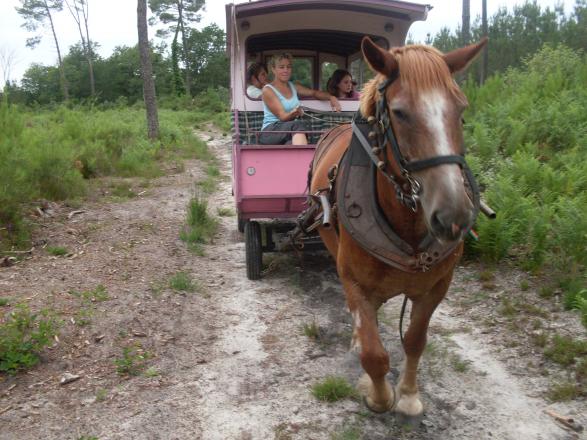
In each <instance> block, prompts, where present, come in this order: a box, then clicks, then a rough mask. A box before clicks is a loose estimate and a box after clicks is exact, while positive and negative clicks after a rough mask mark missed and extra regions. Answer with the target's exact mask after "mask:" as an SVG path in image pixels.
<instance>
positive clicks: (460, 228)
mask: <svg viewBox="0 0 587 440" xmlns="http://www.w3.org/2000/svg"><path fill="white" fill-rule="evenodd" d="M472 221H473V212H472V210H463V211H454V210H452V209H448V208H447V209H442V210H437V211H435V212H433V213H432V215H431V216H430V232H431V233H432V235H433V236H434V237H435V238H436V239H437V240H439V241H441V242H455V241H460V240H462V239H463V238H464V237H465V234H466V233H467V231H468V230H469V229H470V228H471V226H472Z"/></svg>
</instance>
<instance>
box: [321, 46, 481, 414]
mask: <svg viewBox="0 0 587 440" xmlns="http://www.w3.org/2000/svg"><path fill="white" fill-rule="evenodd" d="M486 43H487V39H484V40H482V41H481V42H480V43H478V44H473V45H470V46H466V47H463V48H461V49H457V50H455V51H452V52H449V53H446V54H442V53H441V52H439V51H437V50H436V49H434V48H431V47H428V46H422V45H413V46H405V47H398V48H393V49H391V50H390V51H385V50H383V49H381V48H380V47H378V46H377V45H375V44H374V43H373V42H372V41H371V40H370V39H369V38H368V37H365V38H364V39H363V41H362V45H361V49H362V52H363V55H364V57H365V60H366V61H367V62H368V64H369V66H370V67H371V69H372V70H373V71H374V72H375V73H376V76H375V78H374V79H372V80H371V81H370V82H369V83H367V84H366V85H365V88H364V91H363V93H362V96H361V103H360V113H361V115H357V116H355V118H360V119H361V120H362V121H363V124H364V126H367V127H369V125H370V128H368V130H372V131H371V132H369V133H368V135H367V136H362V135H361V134H360V133H359V134H357V133H356V131H355V127H354V126H353V127H352V128H351V126H349V125H343V126H340V127H337V128H335V129H333V130H331V131H330V132H328V133H327V134H326V135H324V136H323V137H322V138H321V140H320V142H319V144H318V147H317V153H316V157H315V158H314V163H313V166H312V170H311V176H310V193H311V194H324V191H325V190H326V189H328V190H326V191H327V192H328V194H329V196H330V197H331V203H335V207H336V209H335V210H333V211H334V212H337V215H336V221H335V223H334V226H335V227H320V228H319V233H320V236H321V238H322V240H323V241H324V243H325V245H326V247H327V248H328V251H329V252H330V253H331V254H332V256H333V257H334V258H335V260H336V267H337V271H338V274H339V276H340V279H341V281H342V285H343V288H344V292H345V295H346V301H347V305H348V307H349V309H350V312H351V314H352V316H353V346H354V348H356V349H357V350H358V351H359V352H360V360H361V365H362V367H363V369H364V371H365V373H366V374H364V375H363V377H361V379H360V381H359V390H360V391H361V393H362V394H363V397H364V401H365V403H366V404H367V406H368V407H369V408H370V409H371V410H373V411H377V412H384V411H388V410H392V411H395V413H396V414H398V415H402V416H404V417H407V418H408V419H412V418H416V420H417V419H418V418H419V417H420V416H421V415H422V414H423V409H424V407H423V404H422V402H421V400H420V396H419V393H418V384H417V378H416V376H417V369H418V363H419V361H420V357H421V355H422V352H423V350H424V348H425V345H426V334H427V330H428V324H429V321H430V318H431V316H432V313H433V312H434V310H435V309H436V307H437V306H438V304H439V303H440V301H442V299H443V298H444V296H445V294H446V292H447V290H448V287H449V284H450V282H451V279H452V276H453V270H454V268H455V265H456V264H457V262H458V261H459V258H460V257H461V254H462V250H463V243H462V240H463V239H464V235H465V234H466V233H467V232H468V231H469V229H470V228H471V226H472V224H473V222H474V220H475V217H476V215H477V212H478V206H479V199H478V191H477V192H476V194H473V195H472V193H474V192H475V191H476V184H475V183H474V179H472V176H471V175H470V171H469V170H468V168H467V166H466V163H465V161H464V158H463V157H464V147H463V127H462V124H463V119H462V114H463V111H464V109H465V107H466V105H467V100H466V98H465V96H464V94H463V93H462V92H461V90H460V88H459V87H458V85H457V84H456V82H455V81H454V79H453V78H452V74H454V73H455V72H458V71H461V70H463V69H464V68H465V67H466V66H467V65H468V64H469V63H470V62H471V61H472V60H473V59H474V58H475V56H476V55H478V54H479V52H480V51H481V49H482V48H483V47H484V46H485V44H486ZM367 121H368V124H366V123H367ZM353 133H354V134H355V136H353ZM361 137H362V148H363V150H364V151H363V154H364V157H367V158H369V159H371V160H370V161H369V165H370V166H371V169H372V170H373V171H371V172H372V174H371V176H372V178H371V179H364V184H365V185H367V186H368V185H369V184H371V186H370V187H369V188H375V189H374V190H371V193H374V194H373V197H372V198H373V200H374V203H375V204H378V206H379V208H378V212H379V213H380V215H381V216H382V217H383V218H385V219H386V221H387V222H388V226H389V228H390V230H392V231H393V234H394V237H396V238H399V240H397V239H396V240H395V241H396V242H400V244H399V245H397V244H396V245H390V246H391V247H393V246H395V247H396V248H400V249H404V250H403V251H402V252H403V256H401V258H396V259H395V261H394V258H395V257H394V256H393V253H390V252H388V255H387V257H385V255H383V254H385V252H383V251H377V249H378V248H384V247H385V244H384V243H372V247H371V248H366V247H367V246H366V245H365V242H368V241H369V236H370V235H372V234H373V233H374V232H372V231H373V230H374V229H370V228H374V226H373V225H374V224H375V223H369V220H370V219H365V221H366V223H365V224H367V225H370V226H367V227H364V229H366V231H362V233H363V235H364V240H363V242H361V240H358V239H357V236H359V235H361V231H360V229H361V225H360V224H359V223H357V224H354V225H355V226H356V228H355V230H351V231H349V224H350V223H349V222H352V221H354V220H356V219H360V218H361V216H363V217H366V216H367V214H368V213H369V212H374V211H369V210H368V209H366V206H367V202H366V201H365V200H366V199H368V197H364V195H365V194H366V193H360V192H359V193H357V194H358V195H357V194H355V196H353V195H352V193H353V191H356V190H357V188H358V187H359V186H361V185H357V182H359V183H360V182H361V180H355V181H347V183H348V185H346V186H344V187H341V185H344V184H343V183H341V182H344V180H345V173H347V177H348V179H351V180H352V179H353V178H354V177H352V176H350V174H351V171H350V170H351V168H350V167H351V166H350V165H349V167H346V168H345V166H344V163H345V161H344V157H346V156H345V153H348V151H347V150H349V151H350V150H351V148H352V147H349V145H350V144H351V142H352V139H355V138H361ZM367 139H369V140H367ZM368 142H371V145H366V144H367V143H368ZM359 149H361V147H359ZM364 162H365V161H363V164H362V166H364V165H365V163H364ZM373 164H375V165H373ZM363 169H367V168H363ZM368 180H371V183H369V182H367V181H368ZM349 182H350V183H349ZM472 188H473V189H474V190H475V191H472ZM347 192H348V193H347ZM332 194H336V195H335V196H332ZM361 194H363V195H362V196H361ZM349 197H350V198H352V197H355V199H356V203H355V202H352V203H351V204H350V205H349V203H350V202H346V203H347V205H346V206H342V204H344V203H345V198H349ZM361 203H363V205H361ZM343 211H344V212H343ZM343 214H344V217H345V218H346V219H347V221H346V222H345V221H343ZM325 216H326V213H325ZM351 229H352V228H351ZM426 237H428V240H427V243H428V244H426V245H425V246H424V249H425V250H428V251H429V250H430V249H431V246H432V248H433V249H434V252H433V255H432V252H431V251H429V252H419V251H418V249H422V246H423V245H422V243H423V241H426V240H425V238H426ZM377 240H379V238H377ZM430 242H434V244H430ZM434 246H436V247H434ZM406 249H407V250H406ZM382 255H383V256H382ZM400 294H404V295H406V297H407V298H408V299H409V300H410V301H411V303H412V307H411V315H410V323H409V327H408V329H407V332H406V334H405V338H404V340H403V348H404V351H405V364H404V367H403V371H402V374H401V377H400V379H399V383H398V385H397V386H396V388H395V390H394V389H393V388H392V387H391V386H390V384H389V383H388V382H387V380H386V377H385V376H386V374H387V373H388V371H389V355H388V353H387V352H386V351H385V349H384V347H383V344H382V343H381V339H380V337H379V331H378V323H377V310H378V309H379V307H380V306H381V305H382V304H383V303H385V302H386V301H387V300H388V299H390V298H393V297H395V296H397V295H400Z"/></svg>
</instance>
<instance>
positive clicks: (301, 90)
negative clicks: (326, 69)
mask: <svg viewBox="0 0 587 440" xmlns="http://www.w3.org/2000/svg"><path fill="white" fill-rule="evenodd" d="M295 86H296V90H297V91H298V95H300V96H304V97H307V98H316V99H319V100H320V101H330V107H332V110H334V111H335V112H339V111H340V102H338V98H337V97H336V96H332V95H331V94H330V93H328V92H323V91H321V90H314V89H309V88H308V87H305V86H303V85H301V84H296V85H295Z"/></svg>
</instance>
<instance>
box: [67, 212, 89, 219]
mask: <svg viewBox="0 0 587 440" xmlns="http://www.w3.org/2000/svg"><path fill="white" fill-rule="evenodd" d="M84 212H86V211H83V210H80V211H71V212H70V213H69V214H67V218H68V219H70V220H71V218H72V217H73V216H74V215H76V214H83V213H84Z"/></svg>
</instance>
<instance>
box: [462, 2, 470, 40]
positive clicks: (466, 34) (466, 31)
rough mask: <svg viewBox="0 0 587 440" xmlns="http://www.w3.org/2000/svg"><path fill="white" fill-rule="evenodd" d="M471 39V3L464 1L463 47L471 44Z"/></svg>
mask: <svg viewBox="0 0 587 440" xmlns="http://www.w3.org/2000/svg"><path fill="white" fill-rule="evenodd" d="M470 39H471V3H470V0H463V45H467V44H469V40H470Z"/></svg>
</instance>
